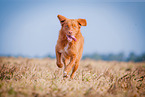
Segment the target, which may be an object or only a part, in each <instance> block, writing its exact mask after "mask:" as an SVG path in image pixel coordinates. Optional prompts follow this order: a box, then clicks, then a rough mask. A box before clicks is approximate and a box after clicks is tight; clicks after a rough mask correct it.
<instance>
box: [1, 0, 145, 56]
mask: <svg viewBox="0 0 145 97" xmlns="http://www.w3.org/2000/svg"><path fill="white" fill-rule="evenodd" d="M58 14H60V15H63V16H65V17H67V18H73V19H74V18H75V19H78V18H84V19H86V20H87V26H85V27H82V28H81V32H82V34H83V36H84V38H85V43H84V52H83V54H92V53H96V52H97V53H100V54H108V53H120V52H124V53H125V54H129V53H130V52H135V53H136V54H142V53H144V52H145V43H144V42H145V2H143V0H80V1H78V0H73V1H68V0H0V56H6V55H12V56H16V55H23V56H29V57H35V56H39V57H43V56H46V55H55V45H56V42H57V39H58V34H59V30H60V28H61V25H60V22H59V20H58V18H57V15H58Z"/></svg>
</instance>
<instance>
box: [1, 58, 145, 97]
mask: <svg viewBox="0 0 145 97" xmlns="http://www.w3.org/2000/svg"><path fill="white" fill-rule="evenodd" d="M55 62H56V60H55V59H49V58H44V59H28V58H21V57H19V58H14V57H0V97H39V96H40V97H106V96H107V97H138V96H139V97H145V62H140V63H134V62H116V61H111V62H107V61H94V60H90V59H86V60H82V61H81V63H80V66H79V68H78V70H77V72H76V74H75V77H74V79H69V78H67V79H63V77H62V73H63V69H60V68H58V67H57V66H56V64H55Z"/></svg>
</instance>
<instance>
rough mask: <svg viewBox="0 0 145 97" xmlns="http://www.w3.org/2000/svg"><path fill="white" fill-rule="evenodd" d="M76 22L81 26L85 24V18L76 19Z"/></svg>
mask: <svg viewBox="0 0 145 97" xmlns="http://www.w3.org/2000/svg"><path fill="white" fill-rule="evenodd" d="M78 23H79V24H80V25H81V26H87V21H86V19H78Z"/></svg>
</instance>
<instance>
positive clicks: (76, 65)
mask: <svg viewBox="0 0 145 97" xmlns="http://www.w3.org/2000/svg"><path fill="white" fill-rule="evenodd" d="M78 66H79V62H78V61H77V62H76V63H75V65H74V67H73V70H72V73H71V76H70V77H71V79H73V78H74V73H75V72H76V70H77V69H78Z"/></svg>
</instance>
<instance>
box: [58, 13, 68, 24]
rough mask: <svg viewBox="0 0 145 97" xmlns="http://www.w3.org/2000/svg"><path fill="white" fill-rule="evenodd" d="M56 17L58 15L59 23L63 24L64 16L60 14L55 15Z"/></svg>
mask: <svg viewBox="0 0 145 97" xmlns="http://www.w3.org/2000/svg"><path fill="white" fill-rule="evenodd" d="M57 17H58V19H59V21H60V23H61V25H63V24H64V21H65V20H66V19H67V18H66V17H64V16H62V15H57Z"/></svg>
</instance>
